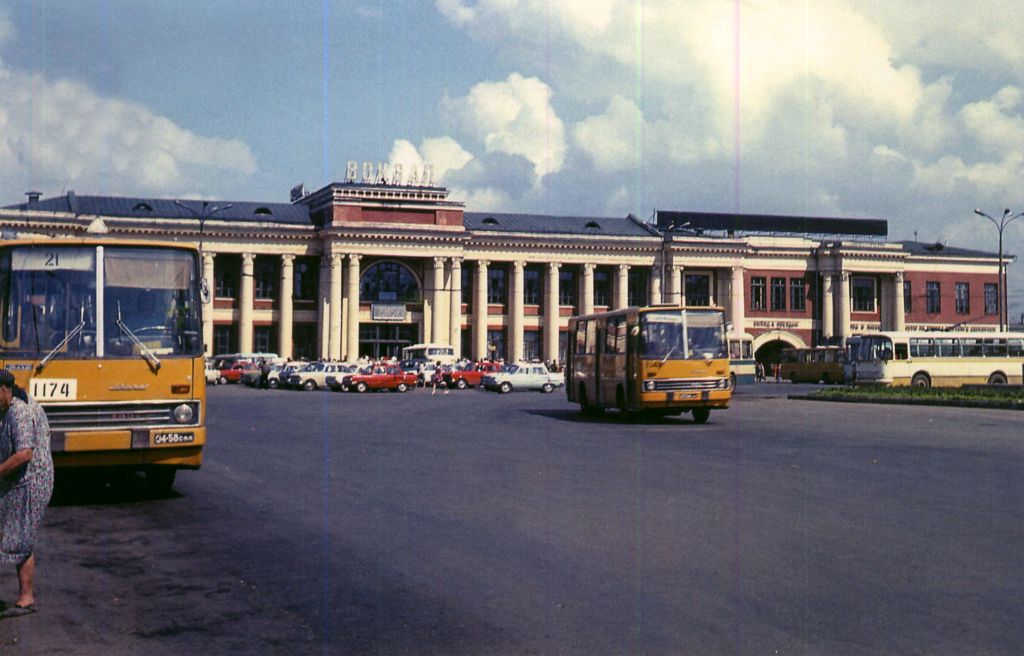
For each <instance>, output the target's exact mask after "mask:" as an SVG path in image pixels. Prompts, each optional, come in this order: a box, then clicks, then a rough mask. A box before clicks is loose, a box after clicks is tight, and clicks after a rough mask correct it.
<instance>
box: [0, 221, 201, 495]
mask: <svg viewBox="0 0 1024 656" xmlns="http://www.w3.org/2000/svg"><path fill="white" fill-rule="evenodd" d="M199 266H200V263H199V253H198V251H197V250H196V249H195V248H194V247H190V246H184V245H166V244H156V243H144V242H113V241H103V240H97V239H62V240H61V239H38V240H21V241H9V242H6V243H4V244H3V245H2V246H0V366H2V367H4V368H6V369H8V370H9V371H10V372H11V373H12V374H14V377H15V379H16V381H17V383H18V384H19V385H21V386H22V387H24V388H25V389H26V390H27V391H28V393H29V394H30V395H31V396H33V397H35V399H36V400H37V401H39V403H40V404H41V405H42V406H43V408H44V409H45V411H46V415H47V417H48V419H49V422H50V428H51V431H52V434H51V448H52V450H53V461H54V465H55V466H56V467H58V468H76V467H109V466H113V467H130V468H133V469H142V470H143V471H145V474H146V477H147V481H148V482H149V483H150V484H152V485H153V486H154V487H158V488H164V489H167V488H170V486H171V485H173V483H174V478H175V474H176V473H177V470H178V469H197V468H198V467H199V466H200V465H201V464H202V458H203V445H204V444H205V443H206V428H205V423H204V422H205V417H204V416H205V412H206V408H205V400H206V378H205V376H204V371H203V343H202V316H201V309H202V299H201V293H200V280H201V275H200V268H199Z"/></svg>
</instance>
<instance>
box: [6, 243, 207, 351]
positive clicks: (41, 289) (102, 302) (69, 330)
mask: <svg viewBox="0 0 1024 656" xmlns="http://www.w3.org/2000/svg"><path fill="white" fill-rule="evenodd" d="M97 285H101V286H102V294H100V295H97ZM199 307H200V306H199V298H198V282H197V265H196V260H195V257H194V255H193V254H192V253H190V252H188V251H178V250H166V249H147V248H144V247H137V248H133V247H114V246H106V247H95V246H46V245H44V246H24V247H20V246H19V247H13V248H9V249H4V250H3V251H0V350H2V353H3V355H4V356H5V357H25V358H34V359H35V358H38V359H41V358H47V357H49V358H57V359H61V358H82V357H104V356H111V357H127V356H133V355H140V353H142V352H149V353H150V354H161V355H196V354H198V353H200V352H201V348H202V343H201V342H202V339H201V321H200V314H199Z"/></svg>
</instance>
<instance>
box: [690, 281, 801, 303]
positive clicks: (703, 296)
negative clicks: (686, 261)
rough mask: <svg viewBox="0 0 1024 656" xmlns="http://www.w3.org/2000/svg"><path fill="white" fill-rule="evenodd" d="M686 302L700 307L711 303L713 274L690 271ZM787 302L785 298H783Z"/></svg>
mask: <svg viewBox="0 0 1024 656" xmlns="http://www.w3.org/2000/svg"><path fill="white" fill-rule="evenodd" d="M683 290H684V291H683V293H684V294H685V295H686V304H687V305H693V306H698V307H707V306H709V305H711V276H709V275H708V274H706V273H688V274H686V278H685V281H684V283H683ZM783 303H785V300H783Z"/></svg>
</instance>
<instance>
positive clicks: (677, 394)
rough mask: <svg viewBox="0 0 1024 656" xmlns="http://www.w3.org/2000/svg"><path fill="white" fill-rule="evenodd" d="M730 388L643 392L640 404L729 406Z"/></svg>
mask: <svg viewBox="0 0 1024 656" xmlns="http://www.w3.org/2000/svg"><path fill="white" fill-rule="evenodd" d="M730 400H732V392H731V391H729V390H692V391H690V390H687V391H672V392H641V394H640V404H641V406H642V407H645V408H652V409H653V408H680V409H683V410H687V409H690V408H713V409H724V408H728V407H729V401H730Z"/></svg>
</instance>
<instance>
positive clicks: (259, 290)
mask: <svg viewBox="0 0 1024 656" xmlns="http://www.w3.org/2000/svg"><path fill="white" fill-rule="evenodd" d="M279 261H280V260H279V259H278V258H269V257H257V258H256V261H255V262H253V266H252V276H253V293H254V295H255V297H256V298H259V299H263V300H270V299H274V298H276V297H277V280H278V278H279V277H280V274H279V273H278V269H277V264H278V262H279ZM256 352H257V353H261V352H264V350H263V349H256Z"/></svg>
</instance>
